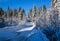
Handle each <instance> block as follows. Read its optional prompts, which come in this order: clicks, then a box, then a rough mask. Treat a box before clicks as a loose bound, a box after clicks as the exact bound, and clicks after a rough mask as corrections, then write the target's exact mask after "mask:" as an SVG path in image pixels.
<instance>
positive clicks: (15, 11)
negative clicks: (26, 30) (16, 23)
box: [14, 9, 18, 17]
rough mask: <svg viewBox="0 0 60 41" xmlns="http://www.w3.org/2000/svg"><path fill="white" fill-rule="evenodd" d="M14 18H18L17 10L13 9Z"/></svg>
mask: <svg viewBox="0 0 60 41" xmlns="http://www.w3.org/2000/svg"><path fill="white" fill-rule="evenodd" d="M14 16H15V17H17V16H18V13H17V9H14Z"/></svg>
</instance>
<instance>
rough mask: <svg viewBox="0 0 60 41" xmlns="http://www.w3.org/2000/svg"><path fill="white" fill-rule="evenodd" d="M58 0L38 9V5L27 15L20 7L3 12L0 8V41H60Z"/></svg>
mask: <svg viewBox="0 0 60 41" xmlns="http://www.w3.org/2000/svg"><path fill="white" fill-rule="evenodd" d="M55 3H57V4H58V0H55V1H54V0H53V1H52V2H51V6H50V8H49V9H48V10H47V8H46V5H43V6H41V7H39V8H37V6H36V4H34V5H33V7H32V8H30V9H29V12H28V13H26V12H25V10H24V9H23V8H22V7H20V8H19V9H16V8H15V9H14V10H12V9H11V8H10V7H8V8H7V10H5V11H4V10H3V8H1V7H0V41H60V11H59V10H58V9H59V8H58V6H57V5H56V4H55Z"/></svg>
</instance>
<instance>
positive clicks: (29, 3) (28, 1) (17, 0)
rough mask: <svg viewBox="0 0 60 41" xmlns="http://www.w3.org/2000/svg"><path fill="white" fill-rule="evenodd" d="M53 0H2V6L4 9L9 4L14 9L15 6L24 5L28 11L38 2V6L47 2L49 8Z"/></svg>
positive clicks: (0, 5)
mask: <svg viewBox="0 0 60 41" xmlns="http://www.w3.org/2000/svg"><path fill="white" fill-rule="evenodd" d="M50 3H51V0H0V7H2V8H3V10H6V9H7V8H8V6H9V7H10V8H11V9H12V10H13V9H14V8H17V9H18V8H19V7H22V8H24V9H25V11H26V12H28V10H29V9H30V8H33V5H34V4H36V6H37V8H38V7H40V6H42V5H44V4H46V7H47V8H49V6H50Z"/></svg>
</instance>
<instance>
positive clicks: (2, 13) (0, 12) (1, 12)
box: [0, 8, 4, 17]
mask: <svg viewBox="0 0 60 41" xmlns="http://www.w3.org/2000/svg"><path fill="white" fill-rule="evenodd" d="M3 15H4V11H3V9H2V8H0V17H2V16H3Z"/></svg>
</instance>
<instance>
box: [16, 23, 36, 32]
mask: <svg viewBox="0 0 60 41" xmlns="http://www.w3.org/2000/svg"><path fill="white" fill-rule="evenodd" d="M30 25H33V26H32V27H28V28H23V29H21V30H18V31H17V32H22V31H30V30H33V29H34V27H35V26H36V25H35V24H34V23H31V24H30Z"/></svg>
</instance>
